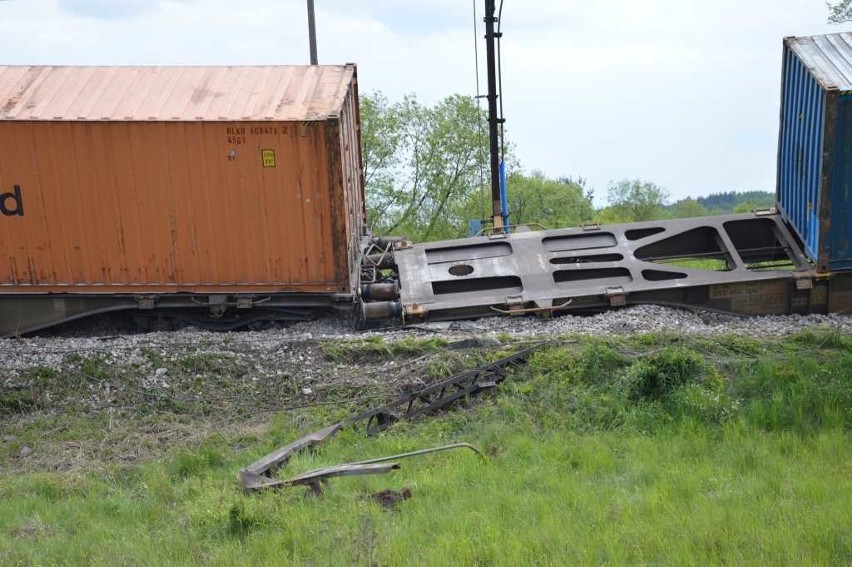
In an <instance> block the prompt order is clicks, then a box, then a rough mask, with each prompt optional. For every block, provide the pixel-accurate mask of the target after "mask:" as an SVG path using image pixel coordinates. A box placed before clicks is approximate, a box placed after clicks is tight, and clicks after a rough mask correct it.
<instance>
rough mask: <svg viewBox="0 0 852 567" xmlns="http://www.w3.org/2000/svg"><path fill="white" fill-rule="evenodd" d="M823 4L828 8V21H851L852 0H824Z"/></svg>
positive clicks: (835, 22) (836, 22)
mask: <svg viewBox="0 0 852 567" xmlns="http://www.w3.org/2000/svg"><path fill="white" fill-rule="evenodd" d="M825 5H826V7H827V8H828V23H830V24H842V23H844V22H848V21H852V0H839V1H838V2H826V3H825Z"/></svg>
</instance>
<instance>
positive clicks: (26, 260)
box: [0, 65, 364, 293]
mask: <svg viewBox="0 0 852 567" xmlns="http://www.w3.org/2000/svg"><path fill="white" fill-rule="evenodd" d="M0 194H2V201H0V205H1V206H2V209H1V210H0V212H2V216H0V285H2V287H3V289H2V290H0V293H32V292H36V293H43V292H63V291H73V292H75V293H92V292H96V293H102V292H105V291H109V292H124V291H133V292H139V291H140V289H142V288H144V290H145V291H151V292H168V291H174V292H196V293H212V292H216V293H222V292H236V291H266V292H276V291H307V292H331V291H335V292H352V290H353V289H354V288H355V286H356V285H357V278H358V272H357V257H358V254H359V252H360V250H359V245H360V239H361V236H362V233H363V218H364V217H363V215H364V204H363V203H364V200H363V187H362V175H361V163H360V146H359V116H358V98H357V82H356V72H355V67H354V66H351V65H349V66H324V67H286V66H279V67H212V68H211V67H193V68H183V67H181V68H177V67H171V68H170V67H152V68H137V67H121V68H109V67H0Z"/></svg>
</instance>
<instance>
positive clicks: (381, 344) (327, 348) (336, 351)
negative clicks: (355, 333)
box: [321, 336, 447, 362]
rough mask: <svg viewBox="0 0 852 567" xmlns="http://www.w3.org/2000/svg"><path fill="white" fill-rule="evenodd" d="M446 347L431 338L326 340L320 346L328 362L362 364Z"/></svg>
mask: <svg viewBox="0 0 852 567" xmlns="http://www.w3.org/2000/svg"><path fill="white" fill-rule="evenodd" d="M446 346H447V341H446V340H444V339H441V338H437V337H432V338H428V339H419V338H403V339H399V340H397V341H393V342H388V341H385V340H384V338H382V337H380V336H375V337H370V338H368V339H360V340H348V341H338V340H327V341H324V342H323V343H322V344H321V348H322V351H323V352H324V353H325V355H326V356H327V357H328V358H329V360H333V361H337V362H364V361H370V360H380V359H385V358H395V357H400V356H409V355H422V354H426V353H430V352H436V351H439V350H441V349H443V348H444V347H446Z"/></svg>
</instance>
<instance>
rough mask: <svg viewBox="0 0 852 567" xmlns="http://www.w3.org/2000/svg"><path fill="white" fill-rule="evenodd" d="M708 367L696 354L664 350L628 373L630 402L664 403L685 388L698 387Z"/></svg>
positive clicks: (676, 349) (639, 362)
mask: <svg viewBox="0 0 852 567" xmlns="http://www.w3.org/2000/svg"><path fill="white" fill-rule="evenodd" d="M707 373H708V372H707V365H706V364H705V363H704V359H703V358H702V357H701V356H700V355H699V354H697V353H695V352H692V351H689V350H685V349H682V348H667V349H665V350H663V351H661V352H659V353H657V354H654V355H651V356H649V357H647V358H643V359H641V360H638V361H637V362H635V363H634V364H633V365H632V366H631V367H630V369H629V370H628V376H627V379H628V387H629V390H630V399H632V400H634V401H638V400H641V399H647V400H664V399H666V398H668V397H670V396H671V395H672V394H673V393H674V392H675V391H676V390H677V389H678V388H681V387H682V386H685V385H686V384H694V383H699V382H701V381H702V379H703V378H704V377H705V375H706V374H707Z"/></svg>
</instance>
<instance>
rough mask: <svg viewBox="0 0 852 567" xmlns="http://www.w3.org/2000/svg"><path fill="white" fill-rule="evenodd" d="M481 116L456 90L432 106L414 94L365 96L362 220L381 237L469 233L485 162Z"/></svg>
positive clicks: (417, 237)
mask: <svg viewBox="0 0 852 567" xmlns="http://www.w3.org/2000/svg"><path fill="white" fill-rule="evenodd" d="M483 120H484V115H483V113H482V112H481V111H480V110H479V109H478V108H477V106H476V102H475V101H474V100H473V99H471V98H470V97H465V96H461V95H453V96H450V97H447V98H445V99H444V100H442V101H440V102H439V103H438V104H436V105H435V106H433V107H428V106H423V105H422V104H420V102H418V100H417V97H416V96H415V95H408V96H406V97H405V98H404V99H403V100H402V101H401V102H395V103H392V102H389V101H388V100H387V98H385V97H384V96H383V95H382V94H381V93H376V94H374V95H362V97H361V122H362V138H361V139H362V147H363V159H364V170H365V191H366V194H367V205H368V209H367V219H368V222H369V224H370V225H371V226H373V227H374V230H375V231H376V232H377V233H378V234H405V235H407V236H408V237H409V238H412V239H414V240H417V241H428V240H438V239H444V238H455V237H459V236H463V235H464V234H465V233H466V231H467V222H468V217H469V215H470V211H469V210H468V209H469V203H470V202H471V201H472V200H474V199H475V197H476V195H477V193H478V188H479V185H480V179H481V174H482V172H483V171H485V170H486V163H487V159H488V139H487V136H481V135H480V132H481V131H482V130H481V127H482V124H483V123H484V122H483Z"/></svg>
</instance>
